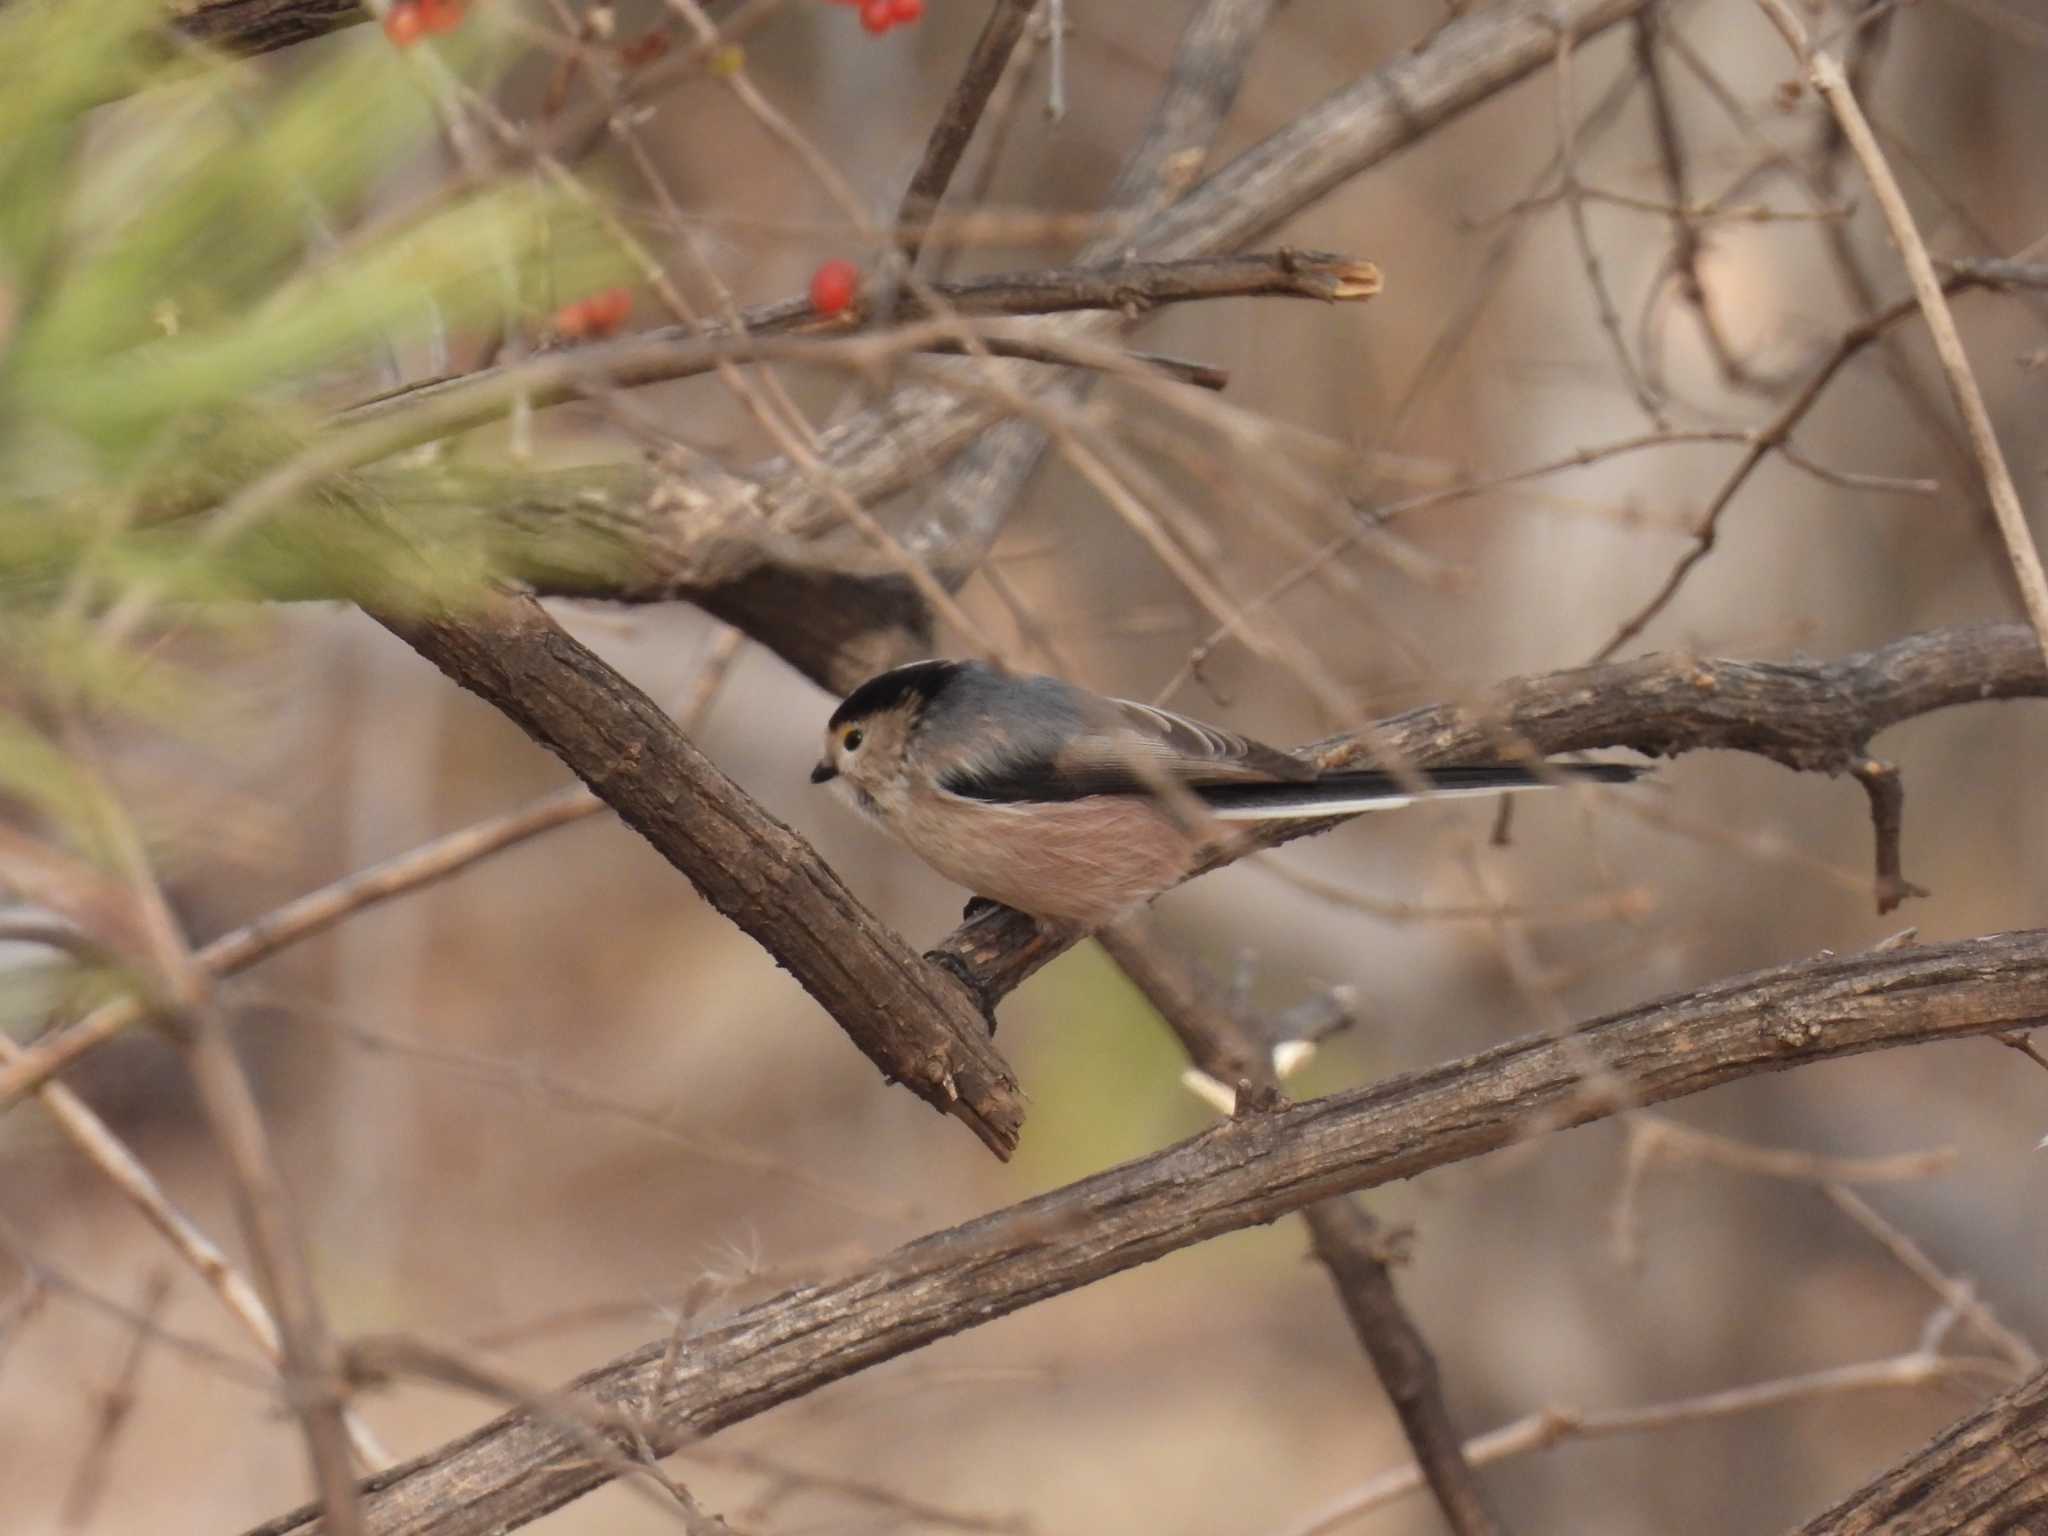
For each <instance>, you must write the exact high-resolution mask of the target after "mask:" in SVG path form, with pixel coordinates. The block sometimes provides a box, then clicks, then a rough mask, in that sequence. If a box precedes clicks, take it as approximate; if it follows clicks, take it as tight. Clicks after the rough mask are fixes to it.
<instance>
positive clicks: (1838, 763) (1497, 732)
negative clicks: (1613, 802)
mask: <svg viewBox="0 0 2048 1536" xmlns="http://www.w3.org/2000/svg"><path fill="white" fill-rule="evenodd" d="M2044 695H2048V667H2044V666H2043V664H2042V660H2041V654H2040V648H2039V646H2038V645H2037V644H2036V643H2035V641H2034V638H2033V632H2032V631H2031V630H2030V629H2028V628H2027V627H2026V626H2025V625H2018V624H1994V625H1982V626H1973V627H1968V628H1957V629H1937V630H1930V631H1928V632H1927V633H1925V634H1920V635H1909V636H1907V637H1906V638H1905V639H1902V640H1897V641H1894V642H1892V643H1891V644H1890V645H1885V646H1880V647H1878V648H1877V649H1876V650H1871V651H1859V652H1857V653H1856V654H1854V655H1851V656H1845V657H1843V658H1842V659H1841V660H1839V661H1833V662H1744V661H1715V660H1708V659H1704V658H1693V657H1686V656H1670V655H1663V656H1645V657H1640V658H1637V659H1635V660H1631V661H1624V662H1611V663H1608V664H1607V665H1604V666H1595V667H1578V668H1574V669H1572V670H1570V671H1566V672H1550V673H1545V674H1543V675H1541V676H1538V677H1526V678H1518V679H1516V680H1514V681H1512V682H1508V683H1504V684H1502V685H1501V686H1500V687H1499V688H1497V689H1495V690H1494V691H1493V692H1492V693H1491V694H1490V695H1489V696H1487V697H1486V698H1484V699H1481V700H1479V701H1476V702H1475V703H1474V704H1472V705H1471V706H1463V705H1456V704H1436V705H1431V706H1429V707H1428V708H1425V709H1416V710H1410V711H1409V712H1408V713H1407V714H1404V715H1396V716H1394V717H1393V718H1392V719H1390V720H1383V721H1380V722H1379V723H1378V724H1376V725H1374V726H1373V727H1372V729H1371V730H1369V731H1365V732H1361V733H1359V734H1358V735H1355V736H1336V737H1332V738H1330V739H1329V740H1327V741H1324V742H1321V743H1318V744H1316V745H1315V746H1314V747H1311V748H1308V749H1306V750H1307V751H1308V752H1309V754H1310V755H1311V756H1313V757H1314V758H1315V760H1316V761H1317V762H1318V763H1319V764H1321V765H1322V766H1323V767H1324V768H1338V767H1351V766H1363V765H1369V764H1371V763H1372V762H1373V761H1374V757H1373V748H1374V747H1375V746H1377V747H1379V748H1380V749H1382V750H1383V751H1384V752H1385V754H1386V759H1387V762H1388V763H1389V764H1390V765H1395V764H1399V763H1407V764H1409V765H1411V766H1413V767H1417V768H1439V767H1447V766H1451V765H1453V764H1457V763H1469V762H1478V761H1483V760H1485V759H1488V758H1494V757H1499V756H1500V755H1501V754H1502V753H1503V752H1512V751H1521V750H1525V751H1528V752H1531V753H1534V754H1537V755H1539V756H1548V755H1551V754H1553V753H1558V752H1583V751H1588V750H1592V749H1596V748H1612V747H1628V748H1633V749H1634V750H1635V751H1638V752H1644V753H1648V754H1650V755H1651V756H1654V757H1676V756H1677V755H1678V754H1680V753H1682V752H1697V751H1702V750H1717V751H1733V752H1752V753H1755V754H1756V755H1758V756H1760V757H1767V758H1769V759H1770V760H1771V761H1772V762H1775V763H1782V764H1784V765H1785V766H1786V767H1787V768H1794V769H1799V770H1801V771H1805V772H1819V773H1843V772H1850V771H1853V770H1855V769H1856V768H1857V767H1858V766H1859V765H1860V764H1862V763H1863V762H1865V761H1866V760H1867V759H1868V756H1869V753H1868V750H1867V747H1868V743H1869V741H1870V739H1871V738H1872V737H1874V736H1876V735H1877V734H1878V733H1879V732H1881V731H1883V730H1885V729H1887V728H1888V727H1890V726H1894V725H1897V724H1898V723H1899V722H1900V721H1902V720H1910V719H1913V718H1915V717H1917V716H1920V715H1926V714H1932V713H1933V712H1934V711H1935V710H1938V709H1947V708H1950V707H1951V706H1954V705H1957V704H1972V703H1977V702H1980V701H1983V700H1988V699H2018V698H2039V697H2042V696H2044ZM1329 825H1330V824H1329V823H1306V824H1304V823H1293V824H1288V825H1282V826H1279V827H1275V828H1273V829H1270V830H1268V831H1267V832H1265V833H1263V834H1262V835H1261V837H1259V838H1257V839H1253V840H1251V841H1250V842H1249V843H1248V844H1247V845H1246V847H1245V848H1244V849H1241V850H1240V851H1249V850H1250V848H1253V847H1270V846H1273V845H1274V844H1277V843H1279V842H1283V841H1286V840H1288V839H1289V838H1292V837H1297V836H1302V835H1304V834H1305V833H1306V832H1309V831H1317V830H1327V828H1328V826H1329ZM1880 830H1881V831H1882V830H1883V828H1882V825H1880ZM1894 830H1895V829H1894ZM1882 851H1883V850H1882V845H1881V846H1880V852H1882ZM1891 873H1892V874H1893V875H1894V876H1896V875H1897V870H1896V869H1895V868H1894V869H1893V870H1892V871H1891ZM1068 942H1069V941H1067V940H1065V939H1064V938H1062V937H1061V936H1059V935H1056V934H1052V933H1049V932H1046V931H1044V930H1042V929H1041V928H1040V927H1039V926H1038V925H1037V924H1036V923H1034V922H1032V921H1031V919H1029V918H1028V917H1025V916H1023V915H1022V914H1021V913H1016V912H1012V911H1009V910H1008V909H1007V908H1000V907H999V908H996V909H995V910H993V911H990V912H985V913H983V914H981V915H980V916H978V917H976V918H975V919H974V920H973V921H971V922H967V923H963V924H962V925H961V926H960V927H959V928H958V929H957V930H956V931H955V932H954V933H953V934H952V936H951V937H949V938H948V939H947V940H946V941H945V943H944V944H942V945H941V946H940V947H939V950H938V951H937V952H936V953H938V954H942V955H944V956H945V957H946V961H945V963H946V964H948V965H949V966H952V967H954V968H955V969H957V970H958V971H959V972H960V974H962V975H963V976H968V977H971V978H972V979H973V981H974V984H975V986H976V987H977V988H978V990H979V991H980V993H981V996H982V1000H983V1001H984V1002H985V1003H986V1004H987V1005H988V1006H989V1007H991V1008H993V1007H994V1006H995V1004H996V1003H997V1002H998V1001H1000V1000H1001V999H1002V998H1003V997H1004V996H1006V995H1007V994H1008V993H1009V992H1010V991H1011V990H1012V989H1013V988H1015V987H1016V986H1017V985H1018V984H1019V983H1021V982H1022V981H1023V980H1024V979H1025V978H1026V977H1028V976H1029V975H1031V973H1032V972H1034V971H1036V970H1037V969H1038V968H1039V967H1040V966H1042V965H1044V964H1046V963H1047V962H1048V961H1050V960H1052V959H1054V958H1055V957H1056V956H1058V955H1060V954H1062V953H1063V952H1064V951H1065V950H1066V948H1067V945H1068Z"/></svg>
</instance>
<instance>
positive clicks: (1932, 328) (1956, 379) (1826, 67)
mask: <svg viewBox="0 0 2048 1536" xmlns="http://www.w3.org/2000/svg"><path fill="white" fill-rule="evenodd" d="M1757 4H1758V5H1760V6H1761V7H1762V8H1763V12H1764V14H1765V15H1766V16H1768V17H1769V18H1770V19H1771V24H1772V25H1773V26H1775V27H1776V28H1777V29H1778V31H1779V32H1780V33H1781V34H1782V35H1783V37H1784V39H1785V42H1786V44H1787V46H1789V47H1790V48H1791V50H1792V52H1793V54H1794V55H1795V56H1796V57H1797V58H1798V59H1799V61H1800V63H1801V64H1803V65H1804V66H1805V68H1806V74H1807V78H1808V79H1809V80H1810V81H1811V82H1812V83H1813V87H1814V89H1815V90H1817V91H1819V92H1820V94H1821V98H1822V99H1823V100H1824V101H1826V102H1827V104H1828V107H1829V109H1830V110H1831V111H1833V113H1834V114H1835V120H1836V121H1837V122H1838V123H1840V124H1841V128H1842V134H1843V137H1844V138H1846V139H1847V140H1848V144H1849V148H1850V151H1851V152H1852V153H1853V154H1854V155H1855V156H1856V159H1857V161H1858V163H1859V164H1861V165H1862V167H1863V174H1864V175H1865V176H1866V177H1868V178H1869V180H1870V188H1871V191H1872V192H1873V193H1875V194H1876V197H1877V205H1878V207H1879V209H1881V210H1882V211H1883V213H1884V219H1885V224H1886V226H1887V227H1888V228H1889V229H1890V230H1891V235H1892V243H1893V244H1895V245H1896V246H1897V247H1898V248H1899V258H1900V260H1901V261H1902V262H1903V263H1904V265H1905V268H1906V277H1907V279H1908V280H1909V281H1910V282H1911V283H1912V286H1913V298H1914V302H1915V303H1916V304H1917V305H1918V306H1919V309H1920V313H1921V315H1922V316H1923V317H1924V318H1925V320H1926V322H1927V330H1928V334H1929V336H1930V337H1931V338H1932V339H1933V342H1934V351H1935V355H1936V356H1937V357H1939V358H1940V359H1941V368H1942V373H1943V376H1944V377H1946V379H1947V380H1948V387H1949V393H1950V395H1951V397H1953V399H1954V400H1955V405H1956V410H1957V412H1958V413H1959V414H1960V415H1961V416H1962V418H1963V426H1964V428H1965V429H1966V430H1967V432H1968V433H1969V438H1970V448H1971V451H1972V453H1974V454H1975V456H1976V460H1977V468H1978V470H1979V471H1980V472H1981V473H1982V474H1983V476H1984V488H1985V491H1986V493H1987V494H1988V495H1989V496H1990V498H1991V509H1992V511H1993V512H1994V513H1995V514H1996V515H1997V518H1998V529H1999V532H2000V533H2001V534H2002V535H2003V536H2004V538H2005V547H2006V556H2007V558H2008V559H2009V560H2011V562H2012V569H2013V575H2014V577H2015V579H2016V580H2017V581H2018V583H2019V589H2020V599H2021V601H2022V603H2023V604H2024V605H2025V607H2026V612H2027V620H2028V622H2029V623H2031V624H2032V625H2033V626H2034V633H2035V635H2036V636H2038V637H2039V639H2040V642H2041V650H2042V654H2043V655H2044V656H2048V572H2044V571H2043V570H2042V568H2041V555H2040V551H2039V550H2037V549H2036V548H2035V547H2034V535H2033V533H2032V531H2031V530H2030V529H2029V528H2028V527H2027V514H2026V509H2025V508H2024V507H2022V506H2021V505H2020V493H2019V488H2018V487H2017V486H2016V485H2014V484H2013V479H2012V471H2011V470H2010V469H2008V468H2007V467H2006V462H2005V454H2004V453H2003V451H2001V449H2000V448H1999V446H1998V434H1997V432H1996V431H1995V430H1994V429H1993V427H1992V425H1991V412H1990V411H1989V410H1988V409H1986V407H1985V405H1984V394H1983V391H1982V390H1981V389H1979V388H1978V386H1977V376H1976V374H1975V373H1974V372H1972V371H1971V368H1970V357H1969V354H1968V353H1967V352H1965V351H1964V350H1963V339H1962V336H1961V334H1960V333H1959V332H1958V331H1957V330H1956V321H1955V316H1954V315H1953V314H1951V313H1950V312H1949V307H1948V297H1947V294H1946V293H1945V292H1944V289H1943V285H1942V281H1941V278H1940V277H1939V276H1937V275H1936V273H1935V270H1934V262H1933V259H1932V258H1931V257H1929V256H1928V254H1927V246H1926V243H1925V242H1924V241H1922V240H1921V238H1920V230H1919V227H1918V226H1917V225H1916V224H1915V223H1914V220H1913V210H1912V209H1911V208H1910V207H1908V206H1907V203H1906V195H1905V193H1904V192H1903V191H1901V190H1900V188H1899V182H1898V178H1897V177H1896V176H1894V175H1893V174H1892V169H1891V164H1890V162H1888V161H1887V160H1886V159H1885V156H1884V150H1883V149H1882V148H1881V147H1880V146H1879V145H1878V142H1877V135H1876V134H1874V133H1873V132H1871V128H1870V123H1869V121H1868V119H1866V118H1865V117H1864V115H1863V108H1862V107H1861V106H1860V105H1859V104H1858V103H1857V100H1856V93H1855V92H1854V91H1853V90H1851V89H1850V87H1849V77H1848V76H1847V75H1846V74H1845V73H1843V70H1842V64H1841V61H1840V60H1839V59H1837V58H1836V57H1835V56H1834V55H1833V54H1831V53H1828V52H1826V51H1824V50H1821V49H1817V48H1814V47H1813V46H1812V44H1811V42H1810V40H1809V39H1808V37H1807V33H1806V24H1805V23H1804V22H1802V21H1801V20H1800V19H1799V18H1798V16H1796V15H1795V14H1794V13H1793V12H1792V9H1791V7H1789V6H1788V5H1786V4H1785V0H1757Z"/></svg>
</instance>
